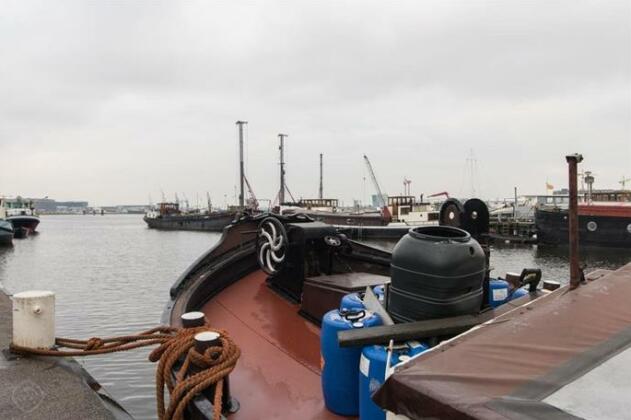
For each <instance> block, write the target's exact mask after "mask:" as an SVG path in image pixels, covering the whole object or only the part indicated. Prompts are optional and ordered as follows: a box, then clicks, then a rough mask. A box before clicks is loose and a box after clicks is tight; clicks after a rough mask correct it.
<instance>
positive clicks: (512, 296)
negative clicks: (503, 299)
mask: <svg viewBox="0 0 631 420" xmlns="http://www.w3.org/2000/svg"><path fill="white" fill-rule="evenodd" d="M527 294H528V290H526V289H524V288H521V289H515V290H513V291H512V293H510V294H509V296H508V300H515V299H518V298H520V297H522V296H526V295H527Z"/></svg>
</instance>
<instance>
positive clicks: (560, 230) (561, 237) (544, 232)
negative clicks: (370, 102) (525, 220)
mask: <svg viewBox="0 0 631 420" xmlns="http://www.w3.org/2000/svg"><path fill="white" fill-rule="evenodd" d="M535 225H536V229H537V238H538V240H539V243H540V244H548V245H559V244H565V243H567V240H568V212H567V210H566V209H558V208H549V209H545V208H540V209H537V210H536V211H535ZM578 233H579V241H580V243H581V245H589V246H603V247H616V248H631V203H612V202H610V203H597V204H596V203H594V204H579V206H578Z"/></svg>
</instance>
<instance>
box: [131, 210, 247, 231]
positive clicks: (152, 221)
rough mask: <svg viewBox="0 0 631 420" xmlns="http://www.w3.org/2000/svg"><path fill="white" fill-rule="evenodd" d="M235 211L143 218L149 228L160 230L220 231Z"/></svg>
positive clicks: (233, 215) (232, 217)
mask: <svg viewBox="0 0 631 420" xmlns="http://www.w3.org/2000/svg"><path fill="white" fill-rule="evenodd" d="M234 217H235V213H226V214H221V215H215V216H203V215H192V216H182V215H174V216H159V217H155V218H152V217H146V216H145V217H144V218H143V220H144V221H145V223H147V226H148V227H149V228H151V229H160V230H196V231H208V232H221V231H222V230H223V228H224V227H226V226H228V225H229V224H230V223H232V220H233V219H234Z"/></svg>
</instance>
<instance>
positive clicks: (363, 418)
mask: <svg viewBox="0 0 631 420" xmlns="http://www.w3.org/2000/svg"><path fill="white" fill-rule="evenodd" d="M428 348H429V347H428V346H426V345H425V344H422V343H419V342H417V341H412V342H409V343H406V344H405V345H404V346H400V347H397V348H395V349H394V351H393V352H392V358H391V359H390V366H396V365H397V364H399V363H402V362H403V361H404V360H405V359H406V358H407V359H409V358H410V357H412V356H415V355H417V354H419V353H422V352H424V351H425V350H427V349H428ZM387 358H388V348H387V347H384V346H367V347H364V349H363V350H362V355H361V359H360V362H359V418H360V420H385V418H386V415H385V413H384V411H383V410H382V409H381V408H380V407H379V406H378V405H377V404H375V403H374V402H373V401H372V398H371V397H372V394H374V393H375V392H376V391H377V389H379V387H380V386H381V385H382V384H383V382H384V380H385V375H386V360H387Z"/></svg>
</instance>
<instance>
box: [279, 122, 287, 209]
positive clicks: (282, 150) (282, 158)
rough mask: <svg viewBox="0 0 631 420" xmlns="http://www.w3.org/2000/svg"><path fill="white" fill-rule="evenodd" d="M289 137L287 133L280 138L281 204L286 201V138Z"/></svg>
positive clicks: (280, 135)
mask: <svg viewBox="0 0 631 420" xmlns="http://www.w3.org/2000/svg"><path fill="white" fill-rule="evenodd" d="M286 137H289V136H288V135H287V134H279V135H278V138H279V139H280V146H279V147H278V149H279V150H280V190H279V191H278V204H279V205H281V204H283V203H284V202H285V188H286V187H285V138H286Z"/></svg>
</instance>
